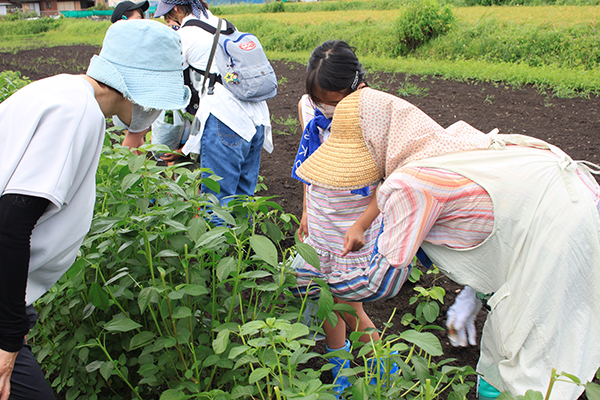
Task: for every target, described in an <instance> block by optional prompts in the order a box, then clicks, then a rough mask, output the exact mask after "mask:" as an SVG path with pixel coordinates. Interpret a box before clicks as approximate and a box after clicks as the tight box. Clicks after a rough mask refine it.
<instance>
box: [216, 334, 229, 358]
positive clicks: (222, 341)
mask: <svg viewBox="0 0 600 400" xmlns="http://www.w3.org/2000/svg"><path fill="white" fill-rule="evenodd" d="M228 345H229V329H224V330H222V331H221V332H219V333H218V335H217V338H216V339H215V340H213V350H214V351H215V353H216V354H221V353H223V352H224V351H225V350H226V349H227V346H228Z"/></svg>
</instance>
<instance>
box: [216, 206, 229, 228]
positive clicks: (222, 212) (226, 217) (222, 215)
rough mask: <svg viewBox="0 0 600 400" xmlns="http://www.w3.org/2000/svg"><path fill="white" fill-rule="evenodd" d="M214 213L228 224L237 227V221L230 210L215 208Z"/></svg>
mask: <svg viewBox="0 0 600 400" xmlns="http://www.w3.org/2000/svg"><path fill="white" fill-rule="evenodd" d="M212 211H213V213H214V214H215V215H216V216H218V217H219V218H221V219H222V220H223V221H225V223H226V224H228V225H235V219H234V218H233V216H232V215H231V213H230V212H229V211H228V210H225V209H222V208H220V207H214V208H213V209H212Z"/></svg>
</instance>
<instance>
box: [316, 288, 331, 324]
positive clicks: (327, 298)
mask: <svg viewBox="0 0 600 400" xmlns="http://www.w3.org/2000/svg"><path fill="white" fill-rule="evenodd" d="M334 304H335V303H334V301H333V295H332V294H331V292H330V291H328V290H324V289H321V294H320V295H319V308H318V309H317V318H319V319H325V318H326V317H327V316H328V315H329V314H330V313H331V312H332V311H333V305H334Z"/></svg>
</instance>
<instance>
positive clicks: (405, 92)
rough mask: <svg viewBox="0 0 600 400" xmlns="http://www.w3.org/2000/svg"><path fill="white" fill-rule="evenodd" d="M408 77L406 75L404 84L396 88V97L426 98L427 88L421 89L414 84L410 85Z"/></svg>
mask: <svg viewBox="0 0 600 400" xmlns="http://www.w3.org/2000/svg"><path fill="white" fill-rule="evenodd" d="M409 78H410V75H406V76H405V77H404V83H403V84H402V85H400V87H399V88H398V96H400V97H409V96H415V97H425V96H427V92H428V91H429V89H428V88H422V87H420V86H419V85H415V84H414V83H410V82H409V81H408V80H409Z"/></svg>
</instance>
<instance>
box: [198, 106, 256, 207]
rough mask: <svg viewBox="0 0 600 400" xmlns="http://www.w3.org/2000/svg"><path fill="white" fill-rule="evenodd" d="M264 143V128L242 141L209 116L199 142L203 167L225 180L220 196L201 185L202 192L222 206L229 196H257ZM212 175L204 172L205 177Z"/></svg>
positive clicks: (225, 126)
mask: <svg viewBox="0 0 600 400" xmlns="http://www.w3.org/2000/svg"><path fill="white" fill-rule="evenodd" d="M264 141H265V134H264V127H263V126H262V125H260V126H257V127H256V134H255V135H254V137H253V138H252V140H251V141H250V142H247V141H245V140H244V139H242V138H241V137H240V136H239V135H238V134H237V133H235V132H234V131H233V130H231V129H230V128H229V127H228V126H227V125H225V124H224V123H223V122H221V121H219V120H218V119H217V118H216V117H215V116H214V115H212V114H211V115H209V117H208V119H207V120H206V124H205V126H204V132H203V133H202V139H201V142H200V167H201V168H210V169H211V170H212V171H213V173H214V174H215V175H217V176H220V177H221V178H223V179H222V180H220V181H219V184H220V185H221V193H218V194H217V193H215V192H214V191H212V190H210V189H209V188H207V187H206V186H205V185H202V187H201V189H200V190H201V192H202V193H213V194H214V195H215V196H217V198H218V199H219V201H220V202H221V204H226V203H228V202H229V200H230V199H224V198H225V197H227V196H231V195H236V194H242V195H244V194H245V195H248V196H254V190H255V189H256V184H257V182H258V169H259V167H260V153H261V149H262V147H263V142H264ZM208 176H210V173H207V172H203V173H202V177H203V178H205V177H208Z"/></svg>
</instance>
